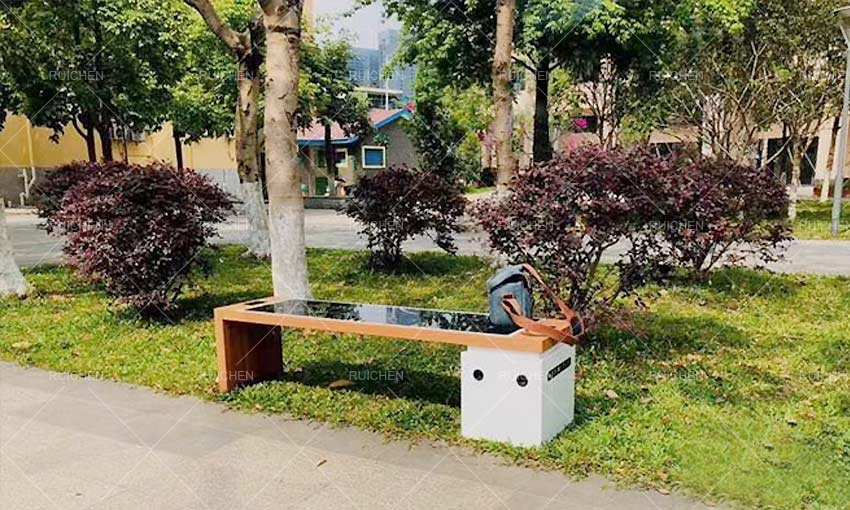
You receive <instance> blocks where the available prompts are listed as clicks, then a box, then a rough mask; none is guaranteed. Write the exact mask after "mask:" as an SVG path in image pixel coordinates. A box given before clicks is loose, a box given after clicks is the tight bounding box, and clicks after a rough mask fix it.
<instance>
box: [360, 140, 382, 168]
mask: <svg viewBox="0 0 850 510" xmlns="http://www.w3.org/2000/svg"><path fill="white" fill-rule="evenodd" d="M386 166H387V148H386V147H378V146H369V145H364V146H363V168H385V167H386Z"/></svg>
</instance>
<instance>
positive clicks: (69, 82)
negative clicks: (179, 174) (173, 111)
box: [0, 0, 185, 159]
mask: <svg viewBox="0 0 850 510" xmlns="http://www.w3.org/2000/svg"><path fill="white" fill-rule="evenodd" d="M0 15H2V21H1V22H2V25H3V27H4V29H3V30H2V31H0V47H2V48H3V51H2V53H0V65H2V67H3V69H4V71H5V73H7V75H8V77H9V83H10V84H11V85H12V87H13V89H14V91H15V93H16V96H17V97H18V99H19V100H20V105H19V111H20V112H21V113H23V114H24V115H26V116H27V117H29V118H30V120H31V121H32V122H33V123H35V124H36V125H39V126H44V127H48V128H51V129H53V130H54V132H55V133H56V134H57V135H58V134H59V133H61V132H62V131H63V130H64V129H65V126H67V125H68V124H69V123H71V124H73V125H74V126H75V128H77V130H78V131H79V132H80V134H81V135H82V136H84V137H85V138H86V140H87V142H88V147H89V156H90V157H94V154H93V149H94V138H93V136H94V135H93V132H94V130H96V131H97V132H98V134H99V135H100V138H101V142H102V145H103V150H104V157H105V158H106V159H111V158H112V144H111V129H112V127H113V125H114V124H116V123H117V124H119V125H120V126H122V127H126V128H129V129H132V130H145V129H149V128H152V127H155V126H158V125H159V124H160V123H161V122H162V121H163V119H164V114H165V108H164V106H165V105H167V104H168V102H169V100H170V95H171V92H170V90H171V87H172V86H173V85H174V84H175V83H176V82H177V80H178V79H179V72H180V66H179V65H176V64H177V63H178V62H179V60H180V58H181V55H182V51H183V43H182V40H183V37H182V34H183V30H182V29H183V27H184V25H185V13H184V11H182V10H180V9H177V8H176V5H175V3H174V2H173V1H171V0H165V1H162V0H112V1H106V0H77V1H73V2H68V1H64V0H43V1H26V2H17V4H16V5H11V6H7V7H5V8H3V9H2V14H0Z"/></svg>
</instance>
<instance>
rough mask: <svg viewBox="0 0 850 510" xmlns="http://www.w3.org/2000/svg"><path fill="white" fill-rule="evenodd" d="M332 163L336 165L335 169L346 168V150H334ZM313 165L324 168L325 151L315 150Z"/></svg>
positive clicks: (325, 163)
mask: <svg viewBox="0 0 850 510" xmlns="http://www.w3.org/2000/svg"><path fill="white" fill-rule="evenodd" d="M334 163H336V166H337V167H347V166H348V149H336V150H334ZM315 164H316V166H317V167H318V168H326V167H327V166H328V165H327V162H326V161H325V150H324V149H316V161H315Z"/></svg>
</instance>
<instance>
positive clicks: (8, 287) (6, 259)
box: [0, 198, 27, 297]
mask: <svg viewBox="0 0 850 510" xmlns="http://www.w3.org/2000/svg"><path fill="white" fill-rule="evenodd" d="M26 294H27V283H26V281H25V280H24V275H22V274H21V270H20V269H18V264H17V263H16V262H15V258H14V255H13V252H12V241H11V240H10V239H9V234H8V232H7V231H6V203H5V201H4V199H2V198H0V297H6V296H12V295H15V296H20V297H23V296H26Z"/></svg>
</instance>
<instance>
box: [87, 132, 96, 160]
mask: <svg viewBox="0 0 850 510" xmlns="http://www.w3.org/2000/svg"><path fill="white" fill-rule="evenodd" d="M85 138H86V151H88V153H89V161H90V162H92V163H97V144H96V143H95V141H94V128H93V127H92V126H87V127H86V136H85Z"/></svg>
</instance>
